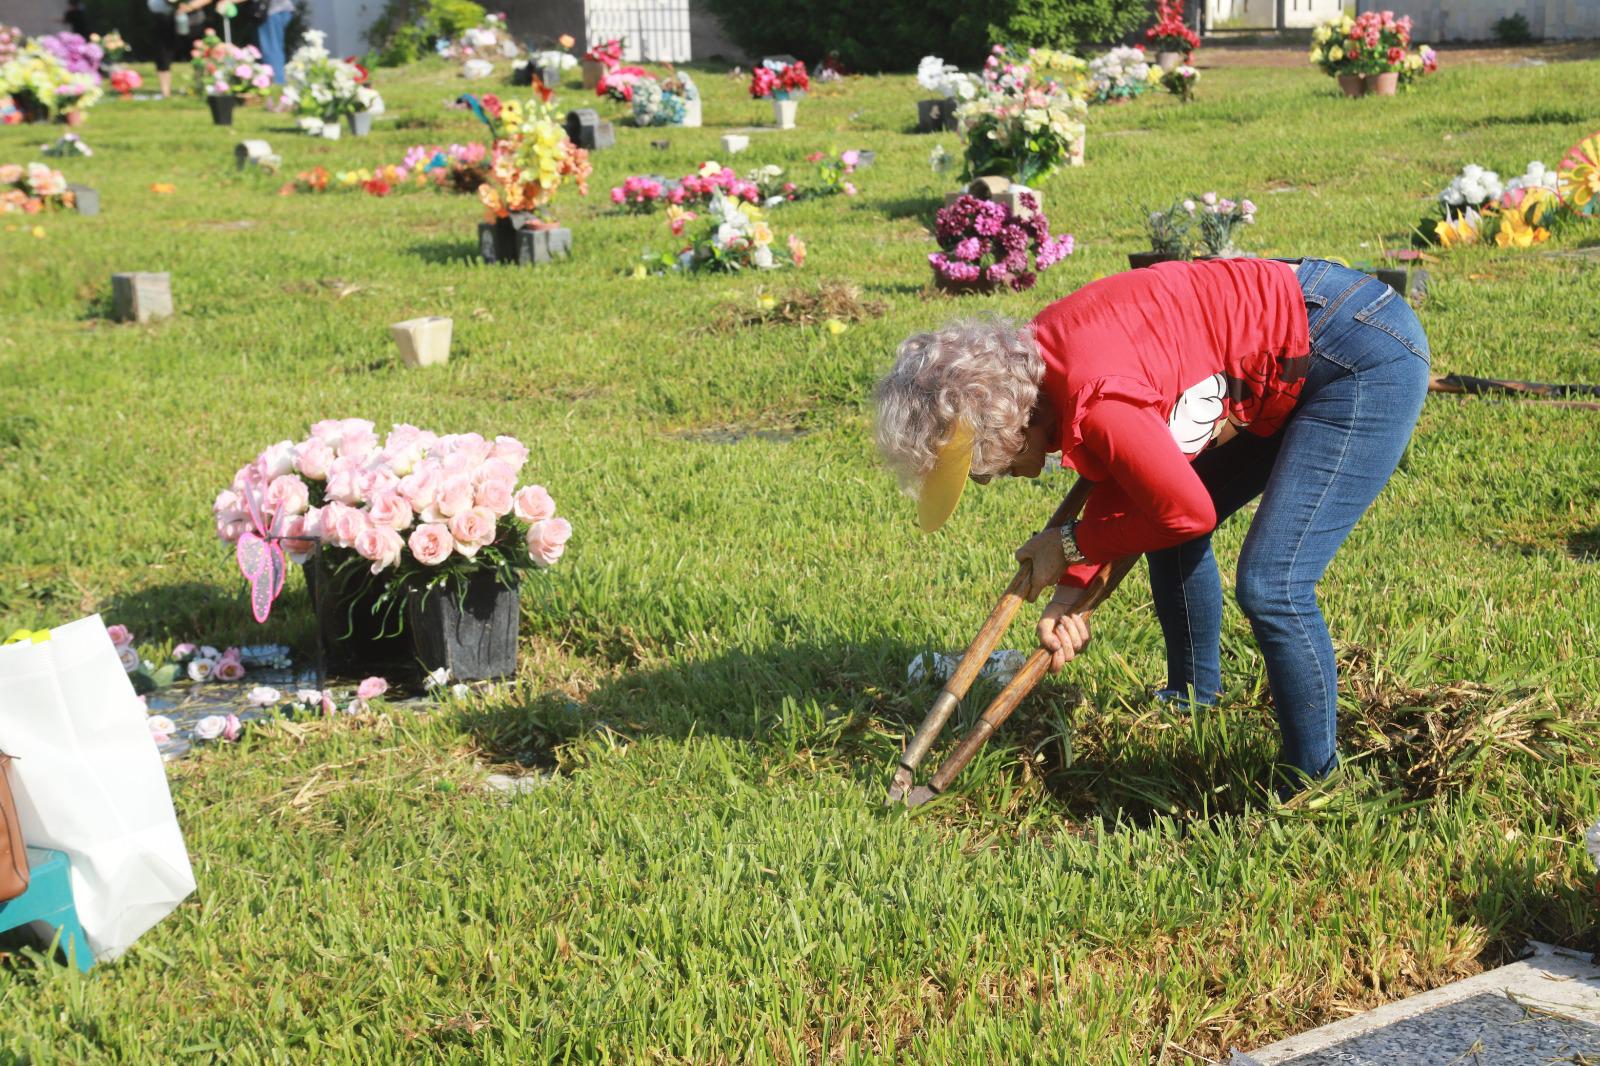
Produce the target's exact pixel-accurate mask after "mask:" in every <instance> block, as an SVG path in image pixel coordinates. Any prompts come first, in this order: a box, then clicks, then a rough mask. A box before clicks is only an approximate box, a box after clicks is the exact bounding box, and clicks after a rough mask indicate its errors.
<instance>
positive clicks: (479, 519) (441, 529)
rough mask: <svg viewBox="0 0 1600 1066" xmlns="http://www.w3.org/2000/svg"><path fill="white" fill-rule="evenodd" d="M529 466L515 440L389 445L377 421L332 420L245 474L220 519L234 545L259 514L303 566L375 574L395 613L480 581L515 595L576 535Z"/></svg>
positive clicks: (215, 510) (422, 440) (416, 432)
mask: <svg viewBox="0 0 1600 1066" xmlns="http://www.w3.org/2000/svg"><path fill="white" fill-rule="evenodd" d="M527 461H528V449H527V447H526V446H525V445H524V444H523V443H522V442H521V441H519V440H517V439H516V438H515V437H505V436H502V437H495V438H493V439H488V438H485V437H483V436H480V435H479V434H477V433H456V434H449V435H443V436H441V435H440V434H437V433H433V432H430V431H428V430H424V429H418V428H417V427H416V426H411V425H403V424H402V425H396V426H394V427H393V428H392V429H391V430H390V431H389V432H388V433H387V434H386V435H384V436H383V437H379V436H378V434H377V433H376V432H375V431H374V428H373V424H372V423H371V422H369V421H366V420H365V419H360V418H345V419H327V420H324V421H321V422H318V423H316V424H315V425H313V426H312V427H311V431H310V434H309V435H308V436H307V437H306V438H305V439H303V440H301V441H298V442H296V441H290V440H282V441H279V442H278V443H276V444H273V445H271V446H269V447H268V448H266V449H265V450H264V451H262V452H261V454H260V455H258V456H256V458H255V459H254V460H252V461H251V462H250V463H249V464H247V465H246V466H244V467H241V468H240V469H239V472H238V473H237V474H235V475H234V478H233V482H232V483H231V484H230V485H229V486H228V487H227V488H226V489H223V490H222V491H221V492H220V493H218V494H217V498H216V500H215V502H214V503H213V505H212V518H213V520H214V521H215V524H216V530H217V536H218V537H219V538H220V539H221V540H222V541H223V542H225V543H229V544H232V543H235V542H237V541H238V539H239V538H240V537H241V536H243V535H244V533H245V532H246V531H250V530H253V529H254V528H255V524H256V520H257V519H256V516H257V515H259V519H260V521H261V522H262V523H263V524H264V525H265V527H266V528H265V533H266V534H267V535H269V536H271V537H274V538H277V540H278V543H279V544H281V545H282V546H283V549H284V552H285V554H286V555H287V556H288V557H289V559H290V560H291V561H292V562H298V563H304V562H306V561H308V560H309V559H310V558H311V555H312V553H313V552H314V551H317V550H318V547H319V545H320V549H321V551H322V552H323V562H324V564H325V565H328V566H331V567H332V568H333V570H334V571H335V572H336V573H338V572H345V571H350V572H358V571H360V570H365V571H367V572H368V574H370V575H371V578H370V579H369V580H376V581H378V582H379V583H380V584H381V585H382V589H383V591H382V594H381V596H380V597H379V599H380V600H381V601H384V602H385V603H387V602H390V601H393V600H395V599H397V598H398V596H399V593H400V592H401V591H402V590H405V589H413V588H415V589H424V588H434V587H436V586H439V585H441V584H443V583H445V582H446V581H448V580H449V579H451V578H464V577H466V576H468V575H470V574H472V573H474V572H477V571H491V572H493V573H495V574H496V575H497V577H498V578H499V580H500V581H501V582H502V583H503V584H505V585H507V586H514V585H515V584H516V583H517V580H518V576H519V574H520V572H521V571H523V570H525V569H527V568H528V567H546V566H550V565H551V564H553V563H554V562H555V561H556V560H557V559H559V558H560V557H561V554H562V551H563V550H564V547H565V544H566V540H567V537H568V536H570V534H571V526H570V525H569V524H568V523H567V521H566V519H564V518H557V517H556V507H555V502H554V501H553V500H552V499H551V497H550V494H549V492H548V491H546V490H545V489H544V488H543V487H542V486H540V485H536V484H529V483H527V480H526V478H525V477H524V467H525V466H526V465H527ZM252 505H253V507H252ZM252 511H254V512H255V513H254V514H253V513H252ZM553 523H558V524H553ZM258 532H260V531H258Z"/></svg>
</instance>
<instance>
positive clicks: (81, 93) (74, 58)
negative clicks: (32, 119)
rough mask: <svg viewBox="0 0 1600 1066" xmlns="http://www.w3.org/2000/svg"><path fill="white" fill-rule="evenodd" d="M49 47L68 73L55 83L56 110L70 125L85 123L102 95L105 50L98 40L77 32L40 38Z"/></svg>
mask: <svg viewBox="0 0 1600 1066" xmlns="http://www.w3.org/2000/svg"><path fill="white" fill-rule="evenodd" d="M39 44H40V46H41V47H43V48H44V50H45V51H47V52H49V53H50V54H51V55H53V56H55V58H56V60H57V62H59V63H60V64H61V67H62V69H63V70H65V72H66V76H65V77H64V78H62V79H61V80H59V81H58V82H57V84H56V86H55V94H56V110H57V112H58V113H59V114H60V116H61V120H62V121H63V122H65V123H66V124H67V125H69V126H81V125H83V121H84V119H85V117H86V116H87V113H88V109H89V108H90V107H91V106H93V104H94V102H95V101H97V100H99V98H100V96H101V92H102V90H101V88H100V64H101V62H102V60H104V58H105V52H104V50H103V49H101V47H100V45H99V44H97V43H96V42H94V41H91V40H88V39H86V38H84V37H81V36H79V35H78V34H76V33H52V34H48V35H46V36H44V37H40V38H39Z"/></svg>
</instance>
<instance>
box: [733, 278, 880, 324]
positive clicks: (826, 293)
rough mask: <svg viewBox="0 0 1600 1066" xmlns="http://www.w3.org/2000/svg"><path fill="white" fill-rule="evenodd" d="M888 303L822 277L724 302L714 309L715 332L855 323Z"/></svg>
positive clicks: (848, 285) (866, 318)
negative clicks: (806, 284)
mask: <svg viewBox="0 0 1600 1066" xmlns="http://www.w3.org/2000/svg"><path fill="white" fill-rule="evenodd" d="M887 309H888V305H887V304H885V303H884V302H883V301H882V300H867V299H863V298H862V296H861V289H860V287H859V286H857V285H855V284H852V283H851V282H848V281H823V282H821V283H819V284H818V285H817V287H816V288H814V289H802V288H792V289H788V290H786V291H785V292H783V293H768V292H760V291H758V292H757V293H756V297H755V300H754V302H753V303H752V302H749V301H743V300H741V301H739V302H737V303H725V304H722V305H721V306H720V307H718V308H717V309H716V311H715V312H713V316H712V321H711V325H710V326H709V327H708V329H709V330H710V332H712V333H732V332H733V331H734V330H738V329H744V328H746V327H749V326H820V325H823V324H825V323H827V322H830V321H832V322H841V323H843V324H845V325H853V324H855V323H857V322H865V321H867V320H868V319H873V318H878V317H879V316H881V315H882V314H883V313H884V311H886V310H887Z"/></svg>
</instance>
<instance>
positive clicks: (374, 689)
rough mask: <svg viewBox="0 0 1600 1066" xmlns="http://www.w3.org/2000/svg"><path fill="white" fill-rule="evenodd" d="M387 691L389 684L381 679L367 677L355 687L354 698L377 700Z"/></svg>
mask: <svg viewBox="0 0 1600 1066" xmlns="http://www.w3.org/2000/svg"><path fill="white" fill-rule="evenodd" d="M388 691H389V682H387V681H385V680H384V679H383V678H381V677H369V678H367V679H366V680H365V681H363V682H361V684H360V685H358V686H357V687H356V696H357V698H359V699H363V700H371V699H377V698H378V697H379V696H381V695H383V694H384V693H385V692H388Z"/></svg>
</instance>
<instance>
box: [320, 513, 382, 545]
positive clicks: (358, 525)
mask: <svg viewBox="0 0 1600 1066" xmlns="http://www.w3.org/2000/svg"><path fill="white" fill-rule="evenodd" d="M335 507H337V508H339V511H338V513H337V514H334V515H330V514H329V513H328V512H330V511H332V510H333V509H334V508H335ZM369 524H370V523H369V522H368V521H367V513H366V512H365V511H362V510H359V509H357V508H355V507H347V506H345V505H344V504H332V503H330V504H329V505H328V506H327V507H324V508H323V509H322V529H323V536H324V537H325V538H326V539H328V540H331V541H332V542H333V543H334V546H335V547H339V548H354V547H355V546H356V540H357V538H359V537H360V536H361V534H362V533H365V532H366V530H367V526H368V525H369Z"/></svg>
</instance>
